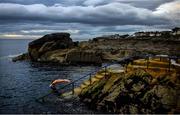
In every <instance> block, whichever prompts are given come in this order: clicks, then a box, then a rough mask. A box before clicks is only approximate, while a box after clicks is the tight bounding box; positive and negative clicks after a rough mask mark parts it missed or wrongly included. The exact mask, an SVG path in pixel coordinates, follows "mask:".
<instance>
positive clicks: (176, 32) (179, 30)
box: [172, 27, 180, 35]
mask: <svg viewBox="0 0 180 115" xmlns="http://www.w3.org/2000/svg"><path fill="white" fill-rule="evenodd" d="M172 34H173V35H180V28H178V27H175V28H173V29H172Z"/></svg>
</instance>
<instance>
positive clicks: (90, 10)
mask: <svg viewBox="0 0 180 115" xmlns="http://www.w3.org/2000/svg"><path fill="white" fill-rule="evenodd" d="M0 17H1V18H0V20H1V21H2V20H4V21H11V20H12V21H15V20H17V21H19V20H21V21H23V20H28V21H52V22H60V23H84V24H97V25H127V24H129V25H141V24H143V25H145V24H147V25H154V24H164V23H165V22H167V21H168V20H167V19H166V18H163V17H161V16H158V15H154V14H153V12H152V11H151V10H147V9H144V8H136V7H133V6H131V5H128V4H122V3H109V4H106V5H101V6H69V7H64V6H61V5H60V4H56V5H53V6H45V5H43V4H33V5H20V4H8V3H6V4H3V3H2V4H0Z"/></svg>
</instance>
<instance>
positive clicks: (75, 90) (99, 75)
mask: <svg viewBox="0 0 180 115" xmlns="http://www.w3.org/2000/svg"><path fill="white" fill-rule="evenodd" d="M104 75H105V74H104ZM104 75H103V74H96V75H95V76H93V77H92V78H91V81H90V79H88V80H86V81H84V82H83V83H82V84H81V85H80V87H77V88H75V89H74V93H75V94H76V95H78V94H80V93H81V91H82V89H84V88H86V87H88V86H89V85H90V84H93V83H94V82H97V81H99V80H101V79H102V78H103V77H104Z"/></svg>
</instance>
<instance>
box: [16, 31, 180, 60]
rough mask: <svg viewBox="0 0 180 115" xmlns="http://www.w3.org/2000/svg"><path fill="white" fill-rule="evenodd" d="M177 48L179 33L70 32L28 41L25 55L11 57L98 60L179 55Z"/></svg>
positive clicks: (179, 47) (179, 41) (178, 45)
mask: <svg viewBox="0 0 180 115" xmlns="http://www.w3.org/2000/svg"><path fill="white" fill-rule="evenodd" d="M175 37H177V38H175ZM179 50H180V39H179V36H171V39H164V38H160V37H158V38H155V37H149V38H148V37H147V38H134V37H128V38H122V39H109V38H95V39H93V40H89V41H82V42H73V41H72V39H71V38H70V34H69V33H53V34H47V35H45V36H43V37H42V38H40V39H37V40H34V41H32V42H30V43H29V47H28V55H27V56H28V57H27V58H14V59H13V61H17V60H22V59H30V60H32V61H39V62H58V63H60V64H74V63H88V64H90V63H92V64H99V63H102V62H112V61H119V60H121V59H122V58H124V57H126V56H132V55H137V54H138V55H147V54H153V55H156V54H165V55H173V56H180V52H179ZM20 57H22V56H20Z"/></svg>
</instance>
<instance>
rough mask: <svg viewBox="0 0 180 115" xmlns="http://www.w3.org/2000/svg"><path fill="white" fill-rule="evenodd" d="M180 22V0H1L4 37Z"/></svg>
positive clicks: (85, 34)
mask: <svg viewBox="0 0 180 115" xmlns="http://www.w3.org/2000/svg"><path fill="white" fill-rule="evenodd" d="M175 26H180V0H0V39H4V38H11V39H15V38H19V39H20V38H21V39H30V38H32V39H35V38H38V37H41V36H42V35H44V34H47V33H53V32H69V33H71V37H72V38H73V39H74V40H82V39H88V38H92V37H95V36H101V35H110V34H115V33H119V34H126V33H129V34H131V33H133V32H136V31H142V30H143V31H147V30H169V29H171V28H173V27H175Z"/></svg>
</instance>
